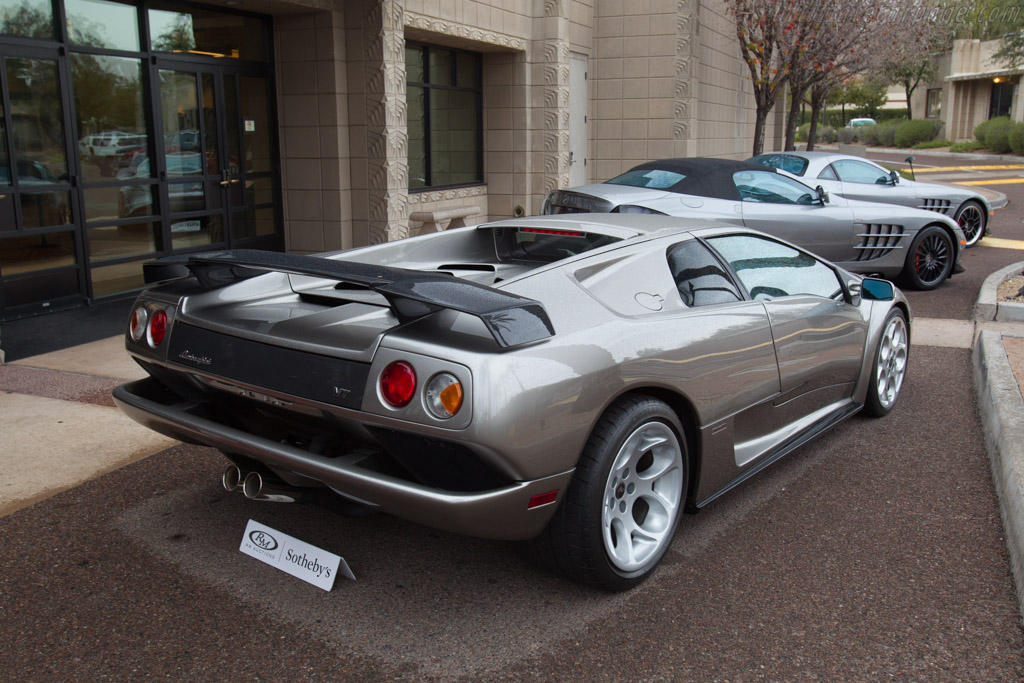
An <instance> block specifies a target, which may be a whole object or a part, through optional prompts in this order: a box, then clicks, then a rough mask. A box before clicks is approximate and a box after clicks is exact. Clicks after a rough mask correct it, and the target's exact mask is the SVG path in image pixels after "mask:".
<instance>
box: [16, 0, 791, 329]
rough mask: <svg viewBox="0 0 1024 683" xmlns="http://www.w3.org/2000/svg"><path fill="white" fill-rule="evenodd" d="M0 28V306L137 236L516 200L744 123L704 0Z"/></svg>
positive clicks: (26, 307) (169, 6) (680, 152)
mask: <svg viewBox="0 0 1024 683" xmlns="http://www.w3.org/2000/svg"><path fill="white" fill-rule="evenodd" d="M26 7H27V8H28V9H25V8H26ZM0 47H2V48H4V49H3V50H0V55H6V56H5V57H3V59H4V60H5V65H6V66H5V67H4V68H6V70H7V73H8V75H9V77H8V78H7V79H5V80H3V81H2V83H3V85H4V87H5V88H6V89H8V90H9V92H5V93H4V94H5V95H8V96H9V101H10V102H11V106H10V108H9V110H8V111H6V112H0V137H2V138H4V139H3V140H2V141H0V142H2V143H3V145H0V149H3V150H4V152H5V153H3V154H0V171H3V170H4V167H5V166H6V175H3V174H2V173H0V319H2V318H5V317H6V318H11V317H18V316H22V315H30V314H32V313H35V312H40V311H43V310H52V308H53V307H57V306H64V305H80V304H83V303H88V302H90V301H94V300H98V299H103V298H109V297H124V296H130V295H131V292H133V291H134V290H137V289H138V288H139V287H141V286H142V285H143V276H142V264H143V263H144V262H146V261H148V260H151V259H153V258H156V257H160V256H166V255H171V254H181V253H188V252H191V251H203V250H209V249H211V248H263V249H287V250H289V251H294V252H303V253H310V252H318V251H324V250H334V249H342V248H348V247H354V246H360V245H365V244H370V243H377V242H381V241H385V240H394V239H400V238H404V237H407V236H409V235H412V234H415V233H416V232H418V231H419V230H420V229H422V228H423V227H424V225H425V226H426V229H433V228H434V226H435V225H436V226H438V227H441V228H443V227H445V226H446V225H447V224H448V221H449V220H454V221H456V222H460V221H465V222H467V223H469V224H472V223H476V222H480V221H483V220H489V219H500V218H506V217H511V216H514V215H523V214H526V215H529V214H535V213H537V212H539V210H540V208H541V203H542V201H543V199H544V197H545V196H546V195H547V193H548V192H550V191H551V190H554V189H556V188H560V187H566V186H571V185H579V184H583V183H586V182H591V181H600V180H605V179H607V178H609V177H611V176H613V175H616V174H618V173H619V172H621V171H623V170H625V169H627V168H629V167H631V166H633V165H635V164H637V163H639V162H643V161H647V160H649V159H654V158H665V157H676V156H695V155H706V156H723V157H735V158H743V157H745V156H747V155H748V154H749V152H750V149H751V145H752V138H753V122H754V109H753V106H754V103H753V97H752V89H751V86H750V83H749V80H748V77H749V73H748V71H747V67H746V65H745V64H744V63H743V62H742V61H741V59H740V57H739V50H738V47H737V45H736V37H735V29H734V25H733V22H732V20H731V19H730V17H729V16H728V15H727V14H726V12H725V8H724V5H723V3H722V2H721V0H227V1H226V2H223V1H221V2H217V3H199V4H196V3H190V4H185V3H178V2H173V1H171V0H167V1H162V0H161V1H158V0H138V1H137V2H134V3H132V2H113V1H107V0H0ZM46 79H49V82H48V86H51V85H52V86H53V87H46V88H40V87H38V85H39V83H40V82H41V80H43V81H45V80H46ZM0 101H3V100H0ZM781 135H782V116H781V115H779V116H777V117H776V116H773V117H770V119H769V130H768V132H767V139H766V148H768V149H772V148H778V147H779V145H780V143H781ZM7 150H11V153H10V154H9V155H7V154H6V151H7ZM30 176H32V177H31V178H30ZM5 183H6V185H5ZM40 243H43V244H45V245H46V247H47V248H46V249H40V248H39V244H40Z"/></svg>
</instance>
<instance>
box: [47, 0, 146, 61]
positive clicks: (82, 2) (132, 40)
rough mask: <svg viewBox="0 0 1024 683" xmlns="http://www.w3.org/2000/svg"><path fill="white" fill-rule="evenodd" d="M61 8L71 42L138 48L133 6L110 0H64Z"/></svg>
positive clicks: (96, 45)
mask: <svg viewBox="0 0 1024 683" xmlns="http://www.w3.org/2000/svg"><path fill="white" fill-rule="evenodd" d="M64 9H65V12H67V21H68V38H69V39H70V41H71V42H72V43H74V44H76V45H87V46H89V47H103V48H108V49H111V50H131V51H134V52H137V51H138V50H139V19H138V14H137V10H136V9H135V6H134V5H126V4H123V3H120V2H111V1H110V0H64Z"/></svg>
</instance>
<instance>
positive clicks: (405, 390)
mask: <svg viewBox="0 0 1024 683" xmlns="http://www.w3.org/2000/svg"><path fill="white" fill-rule="evenodd" d="M380 393H381V396H383V397H384V400H385V401H387V402H388V403H390V404H391V405H393V406H395V407H396V408H401V407H402V406H404V405H406V404H408V403H409V401H411V400H412V397H413V395H414V394H415V393H416V371H415V370H413V369H412V366H411V365H409V364H408V363H406V362H405V361H395V362H394V363H392V364H391V365H389V366H387V367H386V368H384V372H382V373H380Z"/></svg>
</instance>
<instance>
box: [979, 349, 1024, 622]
mask: <svg viewBox="0 0 1024 683" xmlns="http://www.w3.org/2000/svg"><path fill="white" fill-rule="evenodd" d="M1004 334H1005V333H1002V332H998V331H995V330H985V331H983V332H982V333H981V334H980V335H979V336H978V340H977V342H975V345H974V352H973V354H972V360H973V363H974V385H975V389H976V390H977V393H978V404H979V408H980V411H981V420H982V429H983V431H984V432H985V445H986V448H987V450H988V454H989V460H990V464H991V465H992V480H993V482H994V483H995V487H996V495H997V497H998V498H999V509H1000V511H1001V513H1002V517H1003V529H1004V530H1005V533H1006V548H1007V550H1008V551H1009V553H1010V568H1011V570H1012V571H1013V579H1014V582H1015V583H1016V585H1017V603H1018V607H1019V609H1020V611H1021V615H1022V617H1024V590H1021V587H1022V586H1024V398H1022V397H1021V393H1020V388H1019V387H1018V386H1017V380H1016V379H1015V378H1014V376H1013V371H1012V370H1011V369H1010V363H1009V360H1008V359H1007V357H1006V350H1005V348H1004V347H1003V335H1004ZM1010 336H1017V335H1010Z"/></svg>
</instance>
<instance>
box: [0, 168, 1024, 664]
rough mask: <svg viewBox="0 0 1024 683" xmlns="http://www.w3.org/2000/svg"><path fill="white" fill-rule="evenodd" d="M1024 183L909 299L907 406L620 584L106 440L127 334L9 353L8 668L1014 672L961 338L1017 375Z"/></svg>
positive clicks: (689, 529)
mask: <svg viewBox="0 0 1024 683" xmlns="http://www.w3.org/2000/svg"><path fill="white" fill-rule="evenodd" d="M919 159H921V157H920V156H919ZM925 159H927V158H925ZM938 159H939V160H940V162H939V163H943V162H945V163H948V161H949V158H948V157H947V158H944V159H943V158H942V157H939V158H938ZM916 163H928V162H927V160H925V161H923V162H922V161H918V162H916ZM1019 187H1021V186H1016V185H1001V186H1000V190H1002V191H1004V192H1006V194H1007V195H1008V196H1009V197H1010V200H1011V201H1010V204H1009V206H1007V207H1006V208H1005V209H1001V210H1000V211H999V212H998V213H997V214H996V219H995V221H994V222H993V228H994V231H995V235H994V236H995V237H997V238H998V239H999V240H1006V241H1007V242H1009V243H1010V246H1006V244H1004V243H1002V242H999V243H998V244H1000V246H998V247H995V246H986V241H985V240H983V241H982V243H981V244H980V245H979V246H978V247H976V248H974V249H972V250H970V251H969V252H968V253H967V255H966V259H965V265H967V272H965V273H963V274H961V275H957V276H956V277H955V278H953V280H952V281H951V282H950V283H948V284H947V285H944V286H943V287H942V288H940V290H937V291H936V292H910V298H911V302H912V305H913V306H914V312H915V315H916V316H917V320H916V323H917V325H916V326H915V329H914V337H913V348H912V352H911V366H910V372H909V374H908V377H907V380H906V383H905V385H904V389H903V394H902V396H901V397H900V402H899V404H898V405H897V408H896V409H895V410H894V411H893V413H891V414H890V415H889V416H888V417H886V418H884V419H880V420H874V419H870V418H866V417H859V416H858V417H855V418H853V419H851V420H848V421H846V422H845V423H843V424H841V425H839V426H838V427H836V428H835V429H833V430H831V431H830V432H829V433H827V434H826V435H825V436H824V437H823V438H821V439H819V440H817V441H815V442H813V443H812V444H810V445H808V446H806V447H804V448H802V449H800V450H799V451H797V452H796V453H794V454H792V455H791V456H789V457H787V458H785V459H784V460H782V461H781V462H779V463H777V464H776V465H773V466H772V467H771V468H769V469H768V470H766V471H765V472H764V473H762V474H761V475H759V476H758V477H757V478H755V479H753V480H752V481H750V482H748V483H746V484H744V485H743V486H742V487H740V488H738V489H737V490H735V491H733V492H731V493H730V494H728V495H727V496H724V497H723V498H722V499H720V500H719V501H716V502H715V503H714V504H712V505H711V506H709V508H707V509H705V510H704V511H702V512H701V513H700V514H699V515H696V516H689V517H687V518H685V519H684V522H683V524H682V525H681V528H680V531H679V532H678V536H677V538H676V540H675V543H674V545H673V547H672V549H671V551H670V553H669V555H668V556H667V557H666V560H665V562H664V564H663V566H662V567H661V568H660V570H659V571H658V572H657V573H656V574H655V575H654V576H653V577H652V578H651V579H650V580H649V581H647V582H646V583H644V584H643V585H642V586H641V587H640V588H638V589H637V590H634V591H631V592H629V593H626V594H620V595H608V594H605V593H599V592H595V591H592V590H589V589H585V588H581V587H579V586H576V585H573V584H569V583H566V582H564V581H561V580H559V579H556V578H554V577H551V576H549V575H547V574H546V573H544V572H543V571H541V570H539V569H536V568H534V567H533V566H531V565H530V564H528V563H527V562H526V561H525V560H523V559H521V558H520V556H519V554H518V552H517V548H516V547H515V546H514V545H513V544H507V543H499V542H493V541H483V540H478V539H468V538H464V537H459V536H455V535H451V534H445V533H442V532H438V531H434V530H431V529H428V528H425V527H421V526H418V525H416V524H413V523H410V522H406V521H403V520H398V519H394V518H391V517H387V516H376V517H364V518H348V517H342V516H339V515H337V514H335V513H333V512H330V511H327V510H325V509H322V508H319V507H315V506H298V505H274V504H257V503H253V502H250V501H248V500H247V499H245V498H244V497H242V496H240V495H233V494H228V493H225V492H224V491H223V490H222V489H221V488H220V486H219V483H218V481H217V479H218V477H219V474H220V472H221V470H222V469H223V467H224V465H225V461H224V460H223V458H222V457H221V456H220V455H219V454H218V453H216V452H215V451H212V450H210V449H204V448H198V447H193V446H184V445H180V444H177V445H176V444H173V443H171V442H166V441H165V442H157V441H153V442H150V443H143V441H142V440H143V439H145V438H151V435H150V434H149V433H147V432H146V430H141V432H142V433H140V434H135V433H127V432H126V433H121V432H115V431H113V430H115V429H118V430H120V429H121V428H122V427H123V428H125V429H130V428H131V427H132V426H133V423H131V422H130V421H128V420H127V418H124V417H123V416H121V414H120V413H119V411H117V409H116V408H114V407H113V406H112V404H111V403H110V400H109V390H110V389H111V388H112V387H113V386H114V385H115V384H117V383H119V382H121V381H123V380H124V379H128V378H131V377H134V376H141V371H140V370H139V369H138V368H135V367H133V365H132V363H131V362H130V361H128V359H127V356H126V355H125V354H124V353H123V350H122V349H121V342H120V340H119V339H118V338H111V339H105V340H100V341H96V342H92V343H90V344H87V345H83V346H79V347H74V348H72V349H66V350H63V351H58V352H55V353H49V354H44V355H37V356H33V357H28V358H23V359H21V360H18V361H16V362H15V363H13V364H9V365H5V366H2V367H0V402H3V403H2V405H0V433H2V434H3V444H4V447H3V449H2V453H0V463H2V464H3V470H4V471H5V472H7V473H9V474H8V477H7V481H5V483H4V484H2V485H0V514H2V515H4V516H2V517H0V538H2V539H3V541H2V543H3V548H4V552H3V554H2V555H0V567H2V571H0V643H2V644H0V671H3V672H5V674H6V675H9V676H12V677H14V676H16V677H17V678H20V679H26V680H52V679H69V680H78V679H86V678H88V679H98V678H101V677H109V678H116V679H141V678H155V677H174V678H181V679H190V680H223V679H227V678H238V679H247V680H266V679H288V680H320V679H332V680H335V679H359V680H381V679H385V678H389V679H394V678H397V679H415V680H424V679H458V678H471V679H480V678H485V679H493V678H521V677H530V678H540V679H544V680H547V679H555V678H558V679H578V680H583V679H586V680H595V679H611V678H629V679H637V678H657V679H674V680H698V679H699V680H730V681H739V680H795V679H818V680H820V679H830V680H832V679H845V680H850V679H852V680H865V679H870V680H877V679H882V678H896V679H904V680H905V679H911V680H929V681H931V680H964V679H972V680H993V681H996V680H998V681H1008V680H1021V679H1024V629H1022V628H1021V617H1020V611H1019V608H1018V598H1017V592H1016V591H1015V589H1014V581H1013V576H1012V573H1011V572H1012V568H1011V559H1010V553H1009V552H1008V549H1007V538H1006V533H1005V531H1004V525H1003V521H1002V519H1001V513H1000V500H999V497H998V496H997V492H996V486H995V485H994V483H993V476H992V468H991V465H990V447H987V446H986V434H987V433H989V432H991V431H992V429H991V426H990V425H987V424H986V420H988V419H989V417H988V415H986V412H988V411H990V410H991V408H992V407H993V406H994V405H995V406H998V405H999V402H1000V399H996V400H995V401H994V402H993V401H988V402H986V401H985V400H984V399H981V398H979V395H978V394H976V392H975V390H974V379H973V378H974V373H975V367H974V363H976V358H977V352H976V351H973V350H972V349H974V346H975V344H976V339H980V338H981V337H984V336H986V335H985V334H982V335H981V336H979V335H978V332H979V330H984V331H985V332H986V334H988V333H989V332H991V334H995V335H997V338H998V343H997V347H1004V348H1002V353H1004V354H1005V355H1004V358H1005V359H1006V365H1007V368H1008V369H1007V372H1009V377H1010V380H1009V381H1010V382H1012V383H1013V385H1014V386H1016V381H1015V380H1014V379H1013V375H1012V368H1013V367H1014V359H1017V362H1018V363H1019V362H1020V361H1021V360H1024V343H1018V342H1017V341H1015V340H1014V339H1013V335H1014V334H1015V333H1014V332H1013V331H1012V330H1015V329H1017V328H1015V327H1014V325H1013V324H998V325H997V324H994V323H985V322H979V321H976V320H975V318H974V310H975V304H976V299H977V296H978V292H979V291H980V290H981V288H982V284H983V282H984V279H985V276H986V275H987V274H988V273H991V272H995V271H996V270H999V269H1000V268H1004V267H1006V266H1009V265H1011V264H1014V263H1016V262H1020V261H1024V250H1021V249H1017V248H1016V246H1015V245H1014V244H1012V243H1013V242H1016V241H1019V242H1020V245H1021V246H1024V211H1022V209H1024V191H1022V190H1024V188H1021V189H1017V188H1019ZM1018 196H1020V199H1019V200H1018V199H1017V197H1018ZM992 244H996V242H994V241H993V242H992ZM983 271H985V272H983ZM1002 330H1011V331H1010V332H1004V331H1002ZM991 334H990V335H989V336H988V337H987V338H988V339H990V340H991V339H992V338H993V337H992V336H991ZM1022 336H1024V335H1022ZM997 350H999V349H998V348H997ZM972 359H975V360H973V361H972ZM1019 394H1020V390H1019V387H1017V399H1019V398H1020V396H1019ZM26 403H31V406H32V407H31V408H30V409H27V410H24V411H22V412H20V413H19V412H16V411H15V410H14V409H13V408H12V406H16V405H23V404H26ZM979 407H980V408H982V409H983V411H985V412H979ZM1022 411H1024V408H1022ZM140 429H141V428H140ZM87 430H92V431H93V432H96V433H98V434H99V435H100V437H99V438H92V437H88V438H87V437H86V436H85V433H86V431H87ZM108 430H109V431H108ZM104 435H106V438H103V436H104ZM158 438H159V437H158ZM18 467H21V468H22V469H21V470H18V469H16V468H18ZM90 468H91V469H90ZM11 472H14V473H15V476H11V475H10V473H11ZM32 481H38V482H39V483H38V484H36V485H32V484H31V482H32ZM26 482H27V483H26ZM12 484H13V485H14V488H13V489H12V488H11V485H12ZM19 486H20V487H21V488H20V489H19V488H18V487H19ZM249 519H256V520H257V521H260V522H263V523H265V524H268V525H270V526H272V527H274V528H277V529H279V530H281V531H283V532H285V533H288V534H291V535H293V536H297V537H299V538H301V539H303V540H305V541H307V542H310V543H313V544H315V545H318V546H320V547H323V548H325V549H328V550H331V551H332V552H336V553H338V554H340V555H343V556H344V557H345V558H346V560H347V561H348V563H349V564H350V565H351V567H352V569H353V571H354V572H355V574H356V576H357V580H356V581H355V582H349V581H341V580H339V582H338V583H337V584H336V585H335V587H334V589H333V590H332V591H331V592H330V593H326V592H323V591H321V590H319V589H317V588H315V587H313V586H310V585H308V584H305V583H302V582H300V581H298V580H296V579H294V578H292V577H290V576H288V575H286V574H283V573H281V572H279V571H277V570H275V569H273V568H271V567H269V566H267V565H263V564H261V563H259V562H257V561H256V560H254V559H252V558H250V557H248V556H246V555H243V554H241V553H239V552H238V545H239V543H240V541H241V537H242V531H243V530H244V528H245V525H246V522H247V521H248V520H249Z"/></svg>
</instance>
